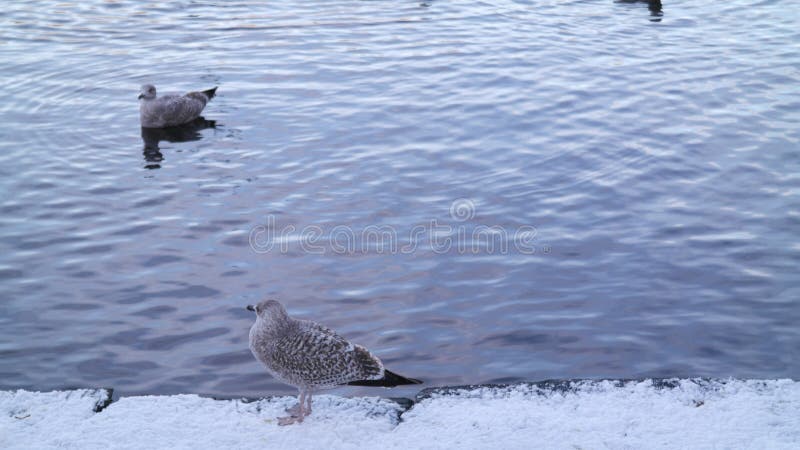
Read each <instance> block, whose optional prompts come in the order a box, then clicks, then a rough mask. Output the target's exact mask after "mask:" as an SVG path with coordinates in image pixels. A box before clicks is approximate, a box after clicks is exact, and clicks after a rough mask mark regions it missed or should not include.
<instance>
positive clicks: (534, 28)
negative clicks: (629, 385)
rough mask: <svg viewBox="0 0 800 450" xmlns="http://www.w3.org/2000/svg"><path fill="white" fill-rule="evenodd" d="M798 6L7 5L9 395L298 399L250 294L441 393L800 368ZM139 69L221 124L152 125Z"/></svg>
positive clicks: (3, 36)
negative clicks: (59, 391)
mask: <svg viewBox="0 0 800 450" xmlns="http://www.w3.org/2000/svg"><path fill="white" fill-rule="evenodd" d="M651 3H652V2H651ZM787 6H788V4H787V3H786V2H777V1H749V0H747V1H745V0H742V1H736V0H734V1H729V2H689V1H675V2H670V1H667V2H664V5H663V10H662V11H661V12H658V8H656V7H654V5H653V4H650V5H648V4H647V3H646V2H613V1H611V0H608V1H600V0H596V1H566V2H565V1H536V2H523V1H497V2H492V3H489V2H475V1H464V2H443V1H438V0H437V1H427V2H423V3H420V2H418V1H417V2H397V1H392V2H389V1H324V2H323V1H303V2H289V3H286V2H283V3H274V2H270V3H266V2H261V1H250V2H246V1H230V2H202V1H192V2H154V3H151V2H135V1H98V0H86V1H82V2H77V3H66V2H56V1H49V0H48V1H40V2H37V3H36V4H35V6H34V4H33V3H31V2H10V3H7V4H5V5H4V8H3V11H2V13H0V14H1V15H0V18H1V22H0V44H2V45H0V81H2V85H3V87H4V89H3V100H2V102H0V119H1V121H0V137H1V138H2V139H0V299H1V300H0V388H2V389H7V388H18V387H22V388H34V389H52V388H60V387H69V386H113V387H116V388H117V389H118V392H119V393H121V394H123V395H126V394H136V393H177V392H193V393H205V394H216V395H262V394H269V393H283V392H291V389H289V388H287V387H286V386H284V385H282V384H280V383H277V382H275V381H274V380H272V379H270V378H269V377H268V376H266V375H265V373H264V372H263V370H262V369H261V367H260V366H259V365H258V364H257V363H256V361H255V360H254V359H253V358H252V356H251V355H250V354H249V351H248V350H247V343H246V339H247V332H248V328H249V326H250V323H251V321H252V317H251V315H250V313H248V312H247V311H245V310H244V305H246V304H248V303H253V302H256V301H258V300H260V299H263V298H267V297H274V298H278V299H281V300H282V301H283V302H284V303H285V304H287V306H288V308H289V310H290V312H293V313H295V314H296V315H299V316H302V317H306V318H314V319H317V320H320V321H322V322H324V323H325V324H327V325H328V326H330V327H332V328H335V329H337V330H339V331H340V332H341V333H342V334H344V335H345V336H347V337H349V338H352V339H353V340H355V341H356V342H359V343H362V344H364V345H366V346H368V347H370V348H372V349H373V350H374V351H375V352H376V353H377V354H379V355H380V356H381V357H382V358H383V360H384V361H385V362H386V363H387V365H389V366H390V367H392V368H393V369H395V370H396V371H398V372H400V373H403V374H407V375H409V376H413V377H418V378H422V379H424V380H426V381H427V382H428V383H429V385H436V384H455V383H477V382H488V381H510V380H522V379H525V380H535V379H543V378H568V377H589V378H597V377H643V376H660V377H666V376H673V375H681V376H715V377H727V376H737V377H766V378H774V377H793V378H798V377H800V358H798V349H800V328H799V327H798V325H797V324H798V323H799V322H800V307H799V306H798V298H799V297H800V278H799V277H798V264H800V239H798V232H800V175H799V174H800V153H798V148H799V147H798V141H800V127H798V123H800V113H799V111H800V96H799V95H798V92H800V91H798V86H800V46H799V45H798V42H800V33H799V32H798V30H800V27H798V26H797V25H798V19H799V18H800V14H798V12H797V10H796V8H795V9H792V8H787ZM146 82H152V83H154V84H156V85H157V86H158V87H159V88H160V91H162V92H166V91H185V90H190V89H207V88H210V87H213V86H217V85H218V86H219V90H218V97H217V98H215V99H214V100H213V101H212V102H211V103H210V104H209V106H208V107H207V108H206V111H205V118H206V119H209V120H214V121H216V127H209V128H206V127H205V126H206V124H205V123H204V124H201V126H198V127H196V128H194V129H190V130H183V131H181V132H178V133H158V132H157V133H149V132H148V133H143V132H142V131H141V130H140V128H139V124H138V105H137V101H136V96H137V94H138V87H139V85H140V84H142V83H146ZM451 207H452V215H451ZM432 221H436V222H435V226H436V227H437V228H435V233H434V234H433V235H431V234H425V233H429V231H430V230H431V227H432V224H434V222H432ZM337 226H341V227H350V228H348V229H349V230H352V233H353V235H354V236H356V237H358V236H365V234H364V231H365V230H375V228H368V227H370V226H377V227H383V228H381V229H384V230H394V231H395V232H396V233H397V236H398V238H397V239H398V240H397V243H398V244H399V245H402V247H403V248H400V249H395V250H397V251H394V252H393V251H392V249H391V248H388V249H387V248H386V247H385V246H381V245H378V244H375V245H371V244H369V242H367V241H369V239H367V238H365V239H364V242H361V243H359V241H358V240H356V244H358V246H357V249H356V250H355V251H345V252H341V251H336V250H337V249H340V248H339V247H337V246H336V245H335V244H337V242H338V243H341V242H339V240H338V239H339V237H341V236H343V235H342V234H336V233H335V232H334V231H336V230H343V229H344V228H336V227H337ZM448 226H449V227H450V229H449V230H448V229H447V228H446V227H448ZM480 226H486V227H491V226H495V228H494V230H495V232H496V234H495V235H497V233H500V232H499V231H498V230H501V229H502V232H508V233H509V235H508V236H507V238H508V240H507V241H505V242H506V243H507V244H512V245H510V246H509V248H508V249H507V250H508V251H507V252H502V251H500V249H498V248H497V247H495V248H494V249H492V248H489V246H488V242H484V241H481V240H480V239H473V237H472V236H473V234H471V233H473V232H474V231H475V230H476V229H478V227H480ZM287 227H294V230H295V231H294V232H287V234H286V235H284V236H282V237H281V239H278V240H275V241H270V240H267V241H265V240H264V235H265V233H266V232H277V231H286V230H289V231H291V228H287ZM307 227H318V228H307ZM388 227H391V228H388ZM415 227H417V228H415ZM420 227H421V228H420ZM419 229H423V230H426V231H425V233H422V234H420V233H418V234H415V231H414V230H419ZM534 229H535V232H534V231H533V230H534ZM303 230H306V231H308V230H311V233H312V234H313V233H318V236H321V237H319V239H317V240H315V241H314V242H313V244H314V246H313V247H314V248H308V246H305V247H304V245H305V244H307V243H308V242H306V241H303V240H302V239H300V238H299V237H298V236H299V233H301V232H302V231H303ZM484 230H485V228H484ZM515 230H517V231H519V230H527V231H526V233H527V234H525V235H524V236H523V237H524V238H525V239H522V240H523V241H525V242H524V244H525V246H523V248H520V247H519V246H518V245H517V244H519V240H518V239H516V238H517V237H518V236H514V235H512V232H513V231H515ZM459 233H461V234H459ZM251 237H255V238H256V239H255V240H254V245H255V249H254V248H253V247H252V246H251V244H250V241H251V239H250V238H251ZM484 237H485V236H484ZM501 237H502V236H501ZM434 238H435V239H436V240H440V239H441V240H443V242H445V243H446V242H447V238H450V239H451V241H450V242H452V243H453V245H452V247H451V248H449V249H447V248H442V247H441V246H436V245H434V244H433V243H432V242H431V241H432V240H434ZM312 240H313V239H312ZM265 242H276V243H277V244H276V247H274V248H272V249H266V244H265ZM440 243H441V242H440ZM278 244H280V245H283V246H284V247H285V248H284V249H283V250H285V251H281V249H280V245H278ZM362 244H364V245H362ZM368 244H369V245H368ZM459 244H460V245H461V246H462V247H463V248H460V247H459ZM473 244H475V245H476V247H475V250H476V251H472V248H473ZM484 244H487V245H484ZM412 246H415V247H414V248H412V251H402V250H404V249H406V250H407V249H409V248H411V247H412ZM390 247H391V246H390ZM320 249H321V250H322V251H321V252H318V251H317V250H320ZM267 250H269V251H267ZM351 250H352V249H351ZM503 253H505V254H503ZM359 392H360V391H359ZM364 392H371V393H380V392H382V391H377V392H376V391H375V390H369V389H368V388H364ZM402 393H404V391H402V390H401V391H392V394H402Z"/></svg>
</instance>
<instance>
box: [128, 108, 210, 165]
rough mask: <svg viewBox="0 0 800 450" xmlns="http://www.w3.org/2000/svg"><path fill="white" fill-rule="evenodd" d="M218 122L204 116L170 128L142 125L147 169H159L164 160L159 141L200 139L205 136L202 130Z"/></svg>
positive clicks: (143, 151)
mask: <svg viewBox="0 0 800 450" xmlns="http://www.w3.org/2000/svg"><path fill="white" fill-rule="evenodd" d="M216 125H217V122H216V121H214V120H206V119H205V118H204V117H202V116H201V117H198V118H197V119H195V120H193V121H191V122H189V123H187V124H184V125H181V126H179V127H169V128H144V127H142V141H144V149H143V150H142V153H143V154H144V160H145V162H146V163H147V164H145V166H144V167H145V168H146V169H158V168H160V167H161V164H160V163H161V161H163V160H164V155H163V154H162V153H161V149H160V147H159V142H161V141H167V142H190V141H199V140H200V139H201V138H202V137H203V136H202V134H200V132H201V131H203V130H205V129H206V128H215V127H216Z"/></svg>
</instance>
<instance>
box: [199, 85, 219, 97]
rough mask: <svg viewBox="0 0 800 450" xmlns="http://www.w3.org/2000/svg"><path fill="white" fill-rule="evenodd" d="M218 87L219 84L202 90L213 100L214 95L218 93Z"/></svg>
mask: <svg viewBox="0 0 800 450" xmlns="http://www.w3.org/2000/svg"><path fill="white" fill-rule="evenodd" d="M218 87H219V86H214V87H213V88H211V89H207V90H205V91H202V92H203V94H205V96H206V97H208V99H209V100H211V99H212V98H214V96H216V95H217V88H218Z"/></svg>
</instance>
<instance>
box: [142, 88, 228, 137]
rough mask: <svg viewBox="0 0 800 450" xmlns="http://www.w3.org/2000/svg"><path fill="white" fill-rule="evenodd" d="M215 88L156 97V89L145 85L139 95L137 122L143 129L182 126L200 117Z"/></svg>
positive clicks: (215, 90)
mask: <svg viewBox="0 0 800 450" xmlns="http://www.w3.org/2000/svg"><path fill="white" fill-rule="evenodd" d="M216 92H217V88H216V87H215V88H213V89H209V90H207V91H201V92H189V93H188V94H185V95H180V94H167V95H163V96H161V97H156V87H155V86H153V85H152V84H145V85H143V86H142V90H141V92H140V93H139V100H141V101H140V102H139V120H140V121H141V124H142V127H145V128H165V127H174V126H176V125H183V124H184V123H187V122H191V121H193V120H194V119H196V118H198V117H199V116H200V113H201V112H203V108H205V107H206V104H207V103H208V102H209V100H211V99H212V98H214V95H215V94H216Z"/></svg>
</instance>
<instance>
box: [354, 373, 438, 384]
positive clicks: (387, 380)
mask: <svg viewBox="0 0 800 450" xmlns="http://www.w3.org/2000/svg"><path fill="white" fill-rule="evenodd" d="M347 384H349V385H350V386H375V387H395V386H400V385H403V384H422V381H420V380H416V379H414V378H406V377H404V376H402V375H398V374H396V373H394V372H391V371H389V370H384V371H383V378H381V379H380V380H359V381H351V382H349V383H347Z"/></svg>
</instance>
